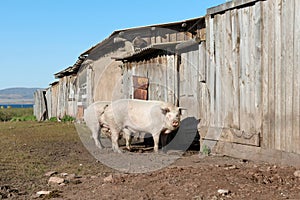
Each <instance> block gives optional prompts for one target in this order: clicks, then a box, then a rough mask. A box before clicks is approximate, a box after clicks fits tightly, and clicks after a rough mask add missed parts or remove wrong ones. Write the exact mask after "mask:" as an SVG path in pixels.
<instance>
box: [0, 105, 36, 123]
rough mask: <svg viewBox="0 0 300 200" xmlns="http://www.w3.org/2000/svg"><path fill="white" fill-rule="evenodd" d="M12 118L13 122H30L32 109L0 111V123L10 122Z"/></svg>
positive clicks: (6, 109)
mask: <svg viewBox="0 0 300 200" xmlns="http://www.w3.org/2000/svg"><path fill="white" fill-rule="evenodd" d="M13 118H14V120H15V121H18V120H17V119H19V121H27V120H29V119H30V120H29V121H32V120H33V108H5V109H0V121H10V120H12V119H13Z"/></svg>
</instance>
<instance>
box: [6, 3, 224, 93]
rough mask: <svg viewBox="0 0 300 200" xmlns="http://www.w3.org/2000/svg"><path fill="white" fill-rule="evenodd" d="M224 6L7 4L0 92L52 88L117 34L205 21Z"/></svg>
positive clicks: (183, 4) (184, 4)
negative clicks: (57, 78) (81, 59)
mask: <svg viewBox="0 0 300 200" xmlns="http://www.w3.org/2000/svg"><path fill="white" fill-rule="evenodd" d="M224 2H225V0H188V1H182V0H181V1H180V0H156V1H155V0H139V1H138V0H131V1H130V0H127V1H125V0H122V1H121V0H108V1H100V0H85V1H79V0H3V1H1V4H0V89H4V88H9V87H41V88H46V87H48V85H49V83H52V82H53V81H55V79H54V76H53V74H54V73H56V72H58V71H60V70H62V69H64V68H66V67H68V66H70V65H73V64H74V63H75V62H76V60H77V57H78V56H79V55H80V54H81V53H82V52H84V51H85V50H87V49H88V48H90V47H91V46H94V45H95V44H97V43H99V42H100V41H102V40H103V39H105V38H106V37H108V36H109V35H110V34H111V33H112V32H113V31H114V30H118V29H123V28H131V27H136V26H145V25H151V24H159V23H167V22H174V21H181V20H184V19H189V18H195V17H199V16H204V15H205V13H206V9H207V8H210V7H212V6H216V5H219V4H222V3H224Z"/></svg>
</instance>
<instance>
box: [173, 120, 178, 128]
mask: <svg viewBox="0 0 300 200" xmlns="http://www.w3.org/2000/svg"><path fill="white" fill-rule="evenodd" d="M172 126H173V127H174V128H176V127H178V126H179V121H177V120H174V121H173V123H172Z"/></svg>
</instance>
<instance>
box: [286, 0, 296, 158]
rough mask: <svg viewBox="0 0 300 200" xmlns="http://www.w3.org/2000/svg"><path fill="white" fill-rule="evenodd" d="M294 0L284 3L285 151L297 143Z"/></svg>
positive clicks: (291, 149)
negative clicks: (294, 73)
mask: <svg viewBox="0 0 300 200" xmlns="http://www.w3.org/2000/svg"><path fill="white" fill-rule="evenodd" d="M294 6H295V5H294V0H292V1H291V0H290V1H285V2H283V4H282V20H283V21H282V31H283V33H282V36H283V38H282V46H283V49H282V50H283V52H285V53H284V54H283V59H282V68H284V69H285V79H283V87H282V89H283V90H284V91H285V92H284V93H285V101H284V102H283V104H284V105H283V106H284V107H285V109H284V110H285V114H284V119H283V121H285V123H284V124H285V151H287V152H295V151H294V149H297V145H300V144H294V142H293V106H292V105H293V87H294V81H295V80H294V75H293V68H294V23H290V22H294V21H295V18H294V14H295V13H294V12H295V11H294Z"/></svg>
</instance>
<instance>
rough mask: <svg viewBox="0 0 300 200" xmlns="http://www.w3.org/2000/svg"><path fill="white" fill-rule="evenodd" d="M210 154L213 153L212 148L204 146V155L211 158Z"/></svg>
mask: <svg viewBox="0 0 300 200" xmlns="http://www.w3.org/2000/svg"><path fill="white" fill-rule="evenodd" d="M210 153H211V150H210V148H209V147H208V146H206V145H204V146H203V148H202V154H203V155H206V156H209V154H210Z"/></svg>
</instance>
